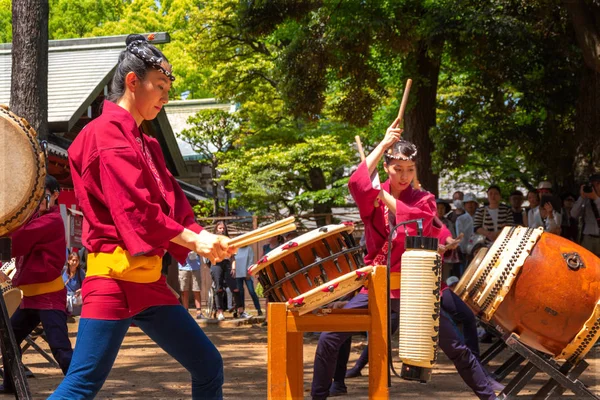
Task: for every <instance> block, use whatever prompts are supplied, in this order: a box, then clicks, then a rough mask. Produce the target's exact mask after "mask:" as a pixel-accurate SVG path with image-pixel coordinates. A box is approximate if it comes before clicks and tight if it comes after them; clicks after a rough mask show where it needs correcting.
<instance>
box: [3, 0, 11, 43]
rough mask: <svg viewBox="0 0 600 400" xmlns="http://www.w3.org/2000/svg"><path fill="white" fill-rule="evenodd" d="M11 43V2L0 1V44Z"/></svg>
mask: <svg viewBox="0 0 600 400" xmlns="http://www.w3.org/2000/svg"><path fill="white" fill-rule="evenodd" d="M11 41H12V2H11V0H0V43H10V42H11Z"/></svg>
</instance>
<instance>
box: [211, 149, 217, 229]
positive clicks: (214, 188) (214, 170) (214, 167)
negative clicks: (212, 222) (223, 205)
mask: <svg viewBox="0 0 600 400" xmlns="http://www.w3.org/2000/svg"><path fill="white" fill-rule="evenodd" d="M214 160H215V159H214V156H213V163H212V164H211V166H210V178H211V179H210V180H211V184H212V195H213V217H217V216H218V215H219V183H218V182H217V163H215V162H214Z"/></svg>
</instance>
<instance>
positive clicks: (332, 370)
mask: <svg viewBox="0 0 600 400" xmlns="http://www.w3.org/2000/svg"><path fill="white" fill-rule="evenodd" d="M359 296H360V297H359ZM357 298H358V299H357ZM367 304H368V295H366V294H358V295H357V296H356V297H354V298H353V299H352V300H350V302H349V303H348V304H346V307H344V308H367ZM398 309H399V302H392V310H391V312H392V326H391V327H390V328H391V330H392V334H394V333H396V330H397V329H398V311H397V310H398ZM394 314H395V315H394ZM351 336H352V333H351V332H324V333H322V334H321V337H320V338H319V344H318V345H317V352H316V354H315V364H314V370H313V383H312V390H311V394H312V396H313V398H314V399H325V398H327V396H328V395H329V388H330V386H331V384H332V379H333V378H334V377H335V383H334V385H335V386H336V387H337V388H340V387H345V385H344V383H343V382H344V381H343V377H344V376H345V373H346V369H345V365H346V364H345V363H344V364H343V365H342V363H341V361H343V360H344V359H345V362H347V360H348V355H349V352H350V338H351ZM439 345H440V348H441V349H442V351H443V352H444V353H445V354H446V356H447V357H448V358H449V359H450V360H451V361H452V362H453V363H454V366H455V367H456V369H457V371H458V373H459V375H460V376H461V378H462V379H463V380H464V382H465V383H466V384H467V385H469V387H470V388H471V389H472V390H473V392H475V394H476V395H477V396H478V397H479V398H480V399H485V400H488V399H495V398H496V394H495V393H494V391H493V390H492V388H491V386H490V384H489V382H488V379H487V376H486V374H485V371H484V370H483V367H482V366H481V364H479V361H477V358H476V357H475V355H473V353H472V352H471V350H470V349H469V347H467V346H466V345H465V343H464V341H463V340H462V337H461V335H460V332H459V331H458V328H457V327H456V325H455V324H454V323H453V322H452V320H451V318H450V316H449V315H448V314H447V313H446V312H445V311H442V312H441V313H440V339H439ZM338 356H340V357H341V359H340V361H339V362H338V361H337V358H338ZM361 358H365V359H366V360H365V361H368V353H367V352H366V351H363V354H362V355H361Z"/></svg>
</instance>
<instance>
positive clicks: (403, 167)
mask: <svg viewBox="0 0 600 400" xmlns="http://www.w3.org/2000/svg"><path fill="white" fill-rule="evenodd" d="M398 122H399V121H398V120H396V121H394V123H393V124H392V125H391V126H390V127H389V128H388V129H387V132H386V135H385V137H384V139H383V140H382V141H381V143H380V144H379V145H378V146H377V147H376V148H375V149H374V150H373V152H372V153H371V154H369V156H368V157H367V158H366V160H365V161H364V162H362V163H361V164H360V165H359V166H358V169H357V170H356V172H355V173H354V174H353V175H352V176H351V177H350V182H349V183H348V187H349V189H350V193H351V194H352V197H353V198H354V200H355V202H356V204H357V206H358V210H359V213H360V216H361V219H362V221H363V223H364V225H365V236H366V245H367V255H366V256H365V263H366V264H367V265H385V264H386V259H387V253H388V250H389V249H388V236H389V234H390V229H391V227H393V226H394V225H396V223H398V222H400V221H407V220H410V219H423V235H424V236H430V237H437V238H438V239H439V240H440V243H444V244H446V243H452V241H451V239H450V240H449V239H448V238H449V236H450V232H449V231H448V230H447V229H444V227H443V225H440V224H439V223H438V222H435V221H434V219H435V216H436V203H435V198H434V196H433V195H432V194H431V193H428V192H425V191H419V190H414V189H413V188H412V187H411V182H412V180H413V179H414V177H415V171H416V165H415V161H414V160H415V156H416V154H417V149H416V147H415V145H413V144H412V143H410V142H407V141H405V140H400V137H401V135H402V130H401V129H399V128H398V126H397V125H398ZM384 156H385V162H384V169H385V172H386V173H387V174H388V180H387V181H386V182H384V183H383V184H381V188H379V187H378V185H377V184H376V183H374V182H376V181H378V179H377V180H374V179H372V177H373V176H374V174H375V173H376V169H377V164H378V163H379V160H381V158H382V157H384ZM407 231H408V234H409V235H416V227H415V226H414V224H413V225H412V226H411V225H408V226H407ZM404 239H405V232H404V229H398V230H397V231H396V236H395V238H394V239H393V241H392V254H391V271H390V272H391V280H392V281H391V282H390V288H391V293H390V295H391V298H392V302H391V310H390V312H391V327H390V328H391V330H392V332H395V331H396V330H397V329H398V324H399V308H400V304H399V297H400V288H399V285H398V284H397V282H398V281H399V279H398V278H399V273H400V261H401V257H402V254H403V253H404V250H405V248H404ZM367 306H368V293H367V290H366V289H363V290H361V292H360V293H359V294H357V295H356V296H355V297H354V298H352V300H350V302H348V304H346V306H345V307H344V308H350V309H352V308H367ZM351 335H352V333H351V332H323V333H322V334H321V337H320V338H319V344H318V346H317V351H316V354H315V361H314V370H313V382H312V390H311V395H312V397H313V399H325V398H327V397H328V396H329V395H330V388H331V390H332V394H342V393H344V392H346V388H345V387H335V386H334V387H332V379H333V377H334V374H335V375H336V377H338V376H344V374H345V364H344V365H343V366H341V367H340V366H339V365H338V363H337V359H338V355H339V353H340V348H341V347H342V346H344V345H345V347H346V350H347V349H349V345H348V342H347V340H348V338H349V337H350V336H351ZM440 347H441V348H442V350H444V352H445V353H446V355H448V357H449V358H450V359H451V360H452V361H453V362H454V364H455V365H456V367H457V369H458V371H459V373H460V375H461V376H462V378H463V379H464V380H465V382H466V383H467V384H468V385H469V386H470V387H471V389H473V391H474V392H475V393H476V394H477V395H478V396H479V397H480V398H482V399H495V398H496V395H495V393H494V391H493V390H492V388H491V386H490V383H489V382H488V379H487V377H486V375H485V373H484V371H483V369H482V368H481V366H480V365H479V363H478V362H477V359H476V358H475V356H474V355H473V354H472V353H471V351H470V350H469V349H468V347H467V346H465V345H464V344H463V343H462V342H461V341H460V340H459V337H458V335H457V334H456V333H455V331H454V329H453V326H452V322H451V321H450V320H449V319H448V318H447V317H445V316H444V315H443V314H442V318H441V321H440ZM346 360H347V358H346ZM336 365H337V368H336Z"/></svg>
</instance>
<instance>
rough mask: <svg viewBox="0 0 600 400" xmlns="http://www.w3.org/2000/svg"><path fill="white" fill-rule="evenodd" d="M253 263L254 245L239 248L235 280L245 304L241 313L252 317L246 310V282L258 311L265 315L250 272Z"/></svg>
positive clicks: (243, 315) (259, 313)
mask: <svg viewBox="0 0 600 400" xmlns="http://www.w3.org/2000/svg"><path fill="white" fill-rule="evenodd" d="M252 264H254V250H252V246H246V247H242V248H241V249H239V250H238V252H237V254H236V255H235V280H236V282H237V288H238V290H239V291H240V298H241V303H242V305H243V306H244V310H243V311H242V313H241V318H245V317H251V315H250V314H248V313H247V312H246V311H245V306H246V299H245V298H244V297H245V293H244V283H245V284H246V287H247V288H248V293H250V297H252V301H253V302H254V308H255V309H256V312H257V313H258V315H259V316H261V315H263V313H262V310H261V308H260V301H259V300H258V296H257V295H256V292H255V291H254V281H253V280H252V277H251V276H250V274H248V267H250V266H251V265H252Z"/></svg>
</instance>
